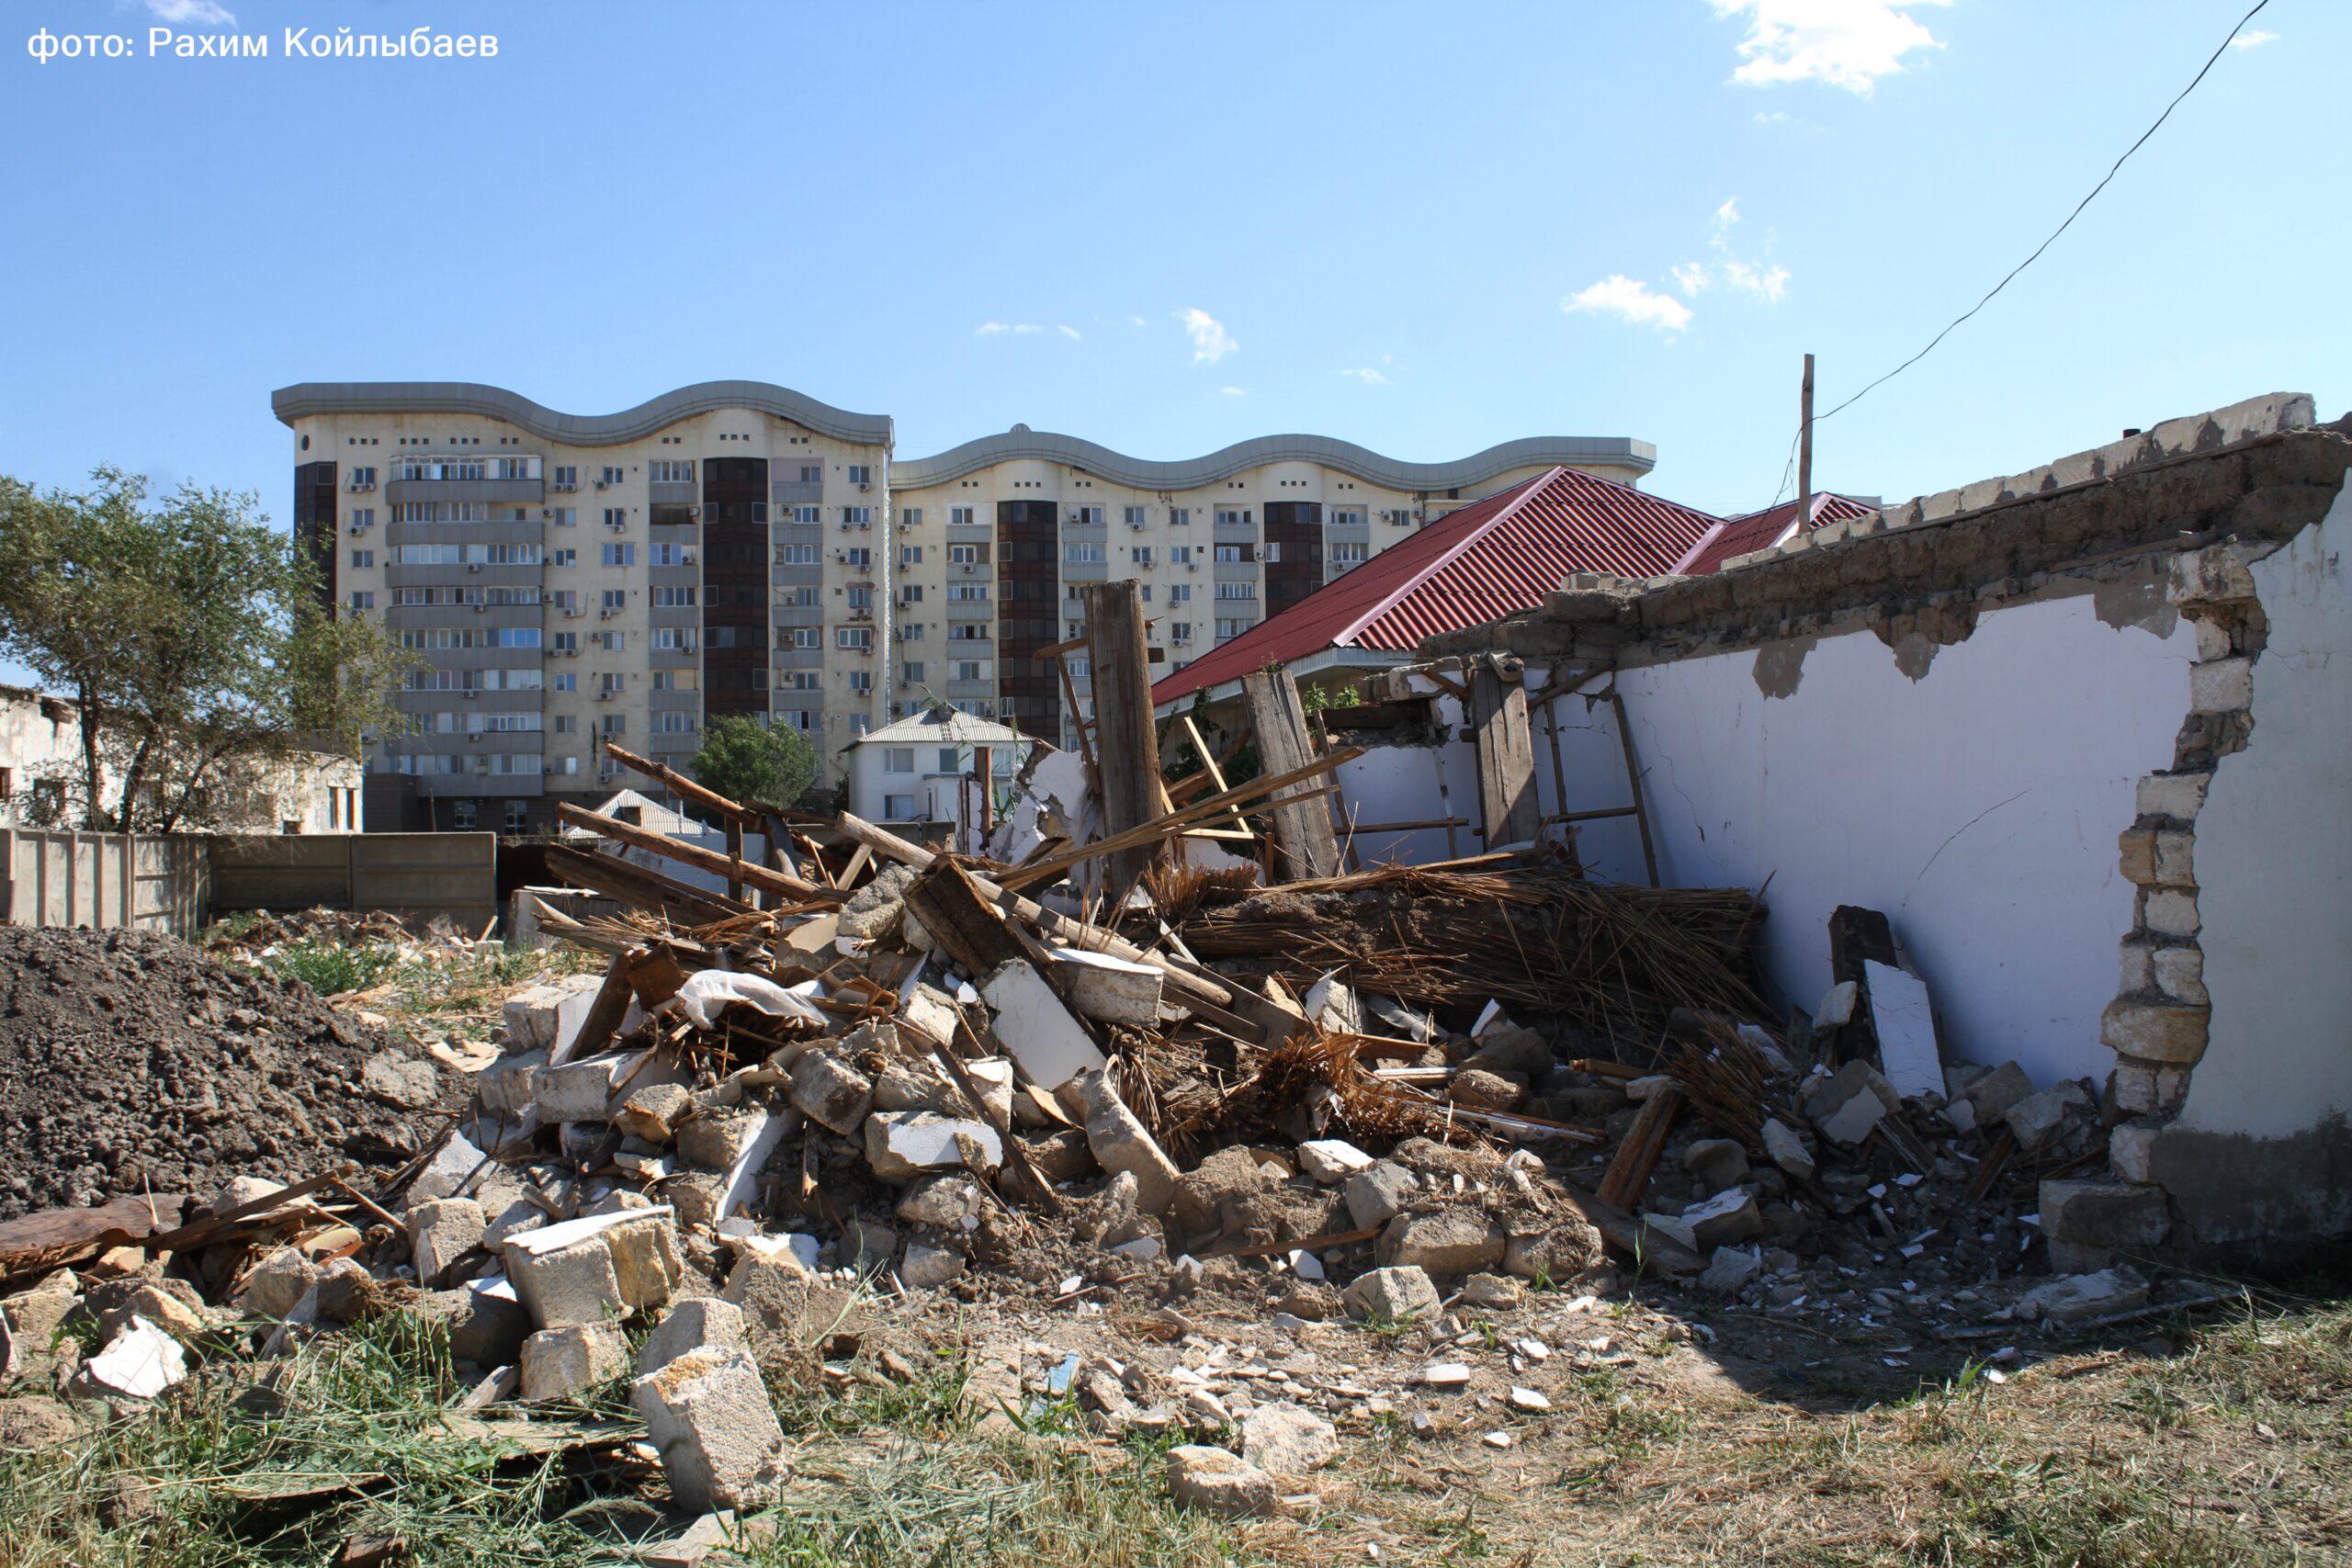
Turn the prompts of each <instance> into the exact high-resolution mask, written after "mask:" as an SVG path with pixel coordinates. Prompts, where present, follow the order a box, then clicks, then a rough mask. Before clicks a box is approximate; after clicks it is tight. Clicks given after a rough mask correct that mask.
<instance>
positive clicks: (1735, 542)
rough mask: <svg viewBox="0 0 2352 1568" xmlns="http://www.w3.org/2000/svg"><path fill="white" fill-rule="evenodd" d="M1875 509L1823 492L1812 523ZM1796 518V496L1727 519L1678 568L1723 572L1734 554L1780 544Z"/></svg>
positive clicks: (1697, 573) (1692, 573)
mask: <svg viewBox="0 0 2352 1568" xmlns="http://www.w3.org/2000/svg"><path fill="white" fill-rule="evenodd" d="M1875 510H1876V508H1874V507H1871V506H1866V505H1864V504H1863V503H1862V502H1859V501H1856V500H1854V499H1853V498H1852V497H1851V496H1844V495H1837V494H1833V493H1831V492H1830V491H1819V492H1817V493H1816V494H1815V496H1814V498H1813V526H1814V527H1815V528H1818V527H1820V526H1821V525H1823V524H1825V523H1842V522H1844V521H1845V520H1846V519H1847V518H1849V517H1860V516H1861V515H1862V514H1863V513H1866V512H1872V511H1875ZM1796 520H1797V503H1796V501H1795V499H1794V498H1793V497H1792V498H1791V499H1790V500H1787V501H1784V502H1781V504H1780V505H1778V506H1768V507H1766V508H1765V509H1764V510H1763V511H1761V512H1750V513H1747V514H1745V515H1744V516H1739V517H1732V518H1726V519H1725V520H1724V522H1722V523H1720V524H1717V525H1715V530H1714V532H1713V533H1712V534H1709V535H1708V536H1706V537H1705V538H1703V539H1702V540H1700V541H1699V546H1698V547H1697V548H1696V549H1694V550H1692V551H1691V553H1690V554H1689V555H1688V556H1685V557H1684V558H1682V560H1681V561H1680V562H1679V563H1678V564H1677V565H1676V567H1675V569H1674V570H1676V571H1678V572H1680V573H1681V574H1682V575H1683V576H1685V577H1704V576H1706V575H1707V574H1708V573H1709V572H1711V571H1721V570H1723V569H1724V562H1725V561H1727V560H1729V559H1731V558H1733V557H1734V556H1744V555H1749V554H1752V553H1753V552H1755V551H1757V550H1764V549H1770V548H1771V547H1773V546H1774V545H1777V544H1779V543H1780V542H1781V539H1782V538H1784V537H1785V536H1787V535H1788V534H1789V533H1790V532H1791V531H1792V529H1793V527H1794V525H1795V523H1796Z"/></svg>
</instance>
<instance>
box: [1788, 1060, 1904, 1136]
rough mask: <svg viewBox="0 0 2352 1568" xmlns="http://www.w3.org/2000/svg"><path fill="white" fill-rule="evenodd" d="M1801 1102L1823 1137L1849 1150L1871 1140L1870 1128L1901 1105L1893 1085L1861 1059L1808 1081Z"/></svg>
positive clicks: (1800, 1096) (1799, 1098) (1801, 1095)
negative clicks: (1865, 1140) (1868, 1139)
mask: <svg viewBox="0 0 2352 1568" xmlns="http://www.w3.org/2000/svg"><path fill="white" fill-rule="evenodd" d="M1798 1100H1799V1104H1800V1106H1801V1107H1802V1108H1803V1110H1804V1113H1805V1115H1806V1116H1807V1117H1808V1118H1810V1119H1811V1121H1812V1122H1813V1124H1814V1125H1815V1127H1818V1128H1819V1129H1820V1130H1821V1135H1822V1136H1823V1137H1825V1138H1827V1139H1828V1140H1829V1141H1830V1142H1831V1143H1834V1144H1838V1145H1844V1146H1846V1147H1849V1148H1850V1147H1852V1146H1853V1145H1856V1144H1859V1143H1860V1142H1861V1141H1862V1140H1863V1139H1864V1138H1867V1137H1869V1136H1870V1135H1871V1128H1873V1127H1876V1126H1877V1125H1878V1124H1879V1123H1880V1122H1883V1121H1884V1120H1885V1119H1886V1117H1887V1115H1888V1113H1889V1112H1891V1111H1894V1110H1895V1109H1897V1108H1898V1107H1899V1106H1900V1105H1901V1104H1902V1099H1901V1097H1900V1096H1898V1095H1897V1094H1896V1093H1895V1092H1894V1085H1893V1084H1890V1083H1888V1082H1887V1081H1886V1078H1885V1077H1884V1076H1883V1075H1882V1074H1881V1073H1880V1072H1879V1070H1878V1069H1877V1068H1876V1067H1873V1066H1871V1065H1870V1064H1869V1063H1868V1062H1865V1061H1861V1060H1860V1059H1856V1060H1854V1061H1851V1062H1849V1063H1847V1064H1846V1065H1845V1066H1842V1067H1840V1068H1838V1070H1837V1071H1836V1072H1835V1073H1831V1074H1828V1075H1826V1077H1815V1078H1812V1079H1809V1080H1807V1082H1806V1083H1805V1085H1804V1089H1803V1090H1802V1092H1801V1093H1800V1095H1799V1097H1798Z"/></svg>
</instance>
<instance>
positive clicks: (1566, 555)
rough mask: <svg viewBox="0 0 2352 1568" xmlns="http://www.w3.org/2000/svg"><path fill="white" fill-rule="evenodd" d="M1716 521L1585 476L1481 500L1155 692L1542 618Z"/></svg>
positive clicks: (1570, 472)
mask: <svg viewBox="0 0 2352 1568" xmlns="http://www.w3.org/2000/svg"><path fill="white" fill-rule="evenodd" d="M1716 525H1717V520H1716V519H1715V518H1713V517H1711V516H1709V515H1708V514H1707V513H1703V512H1697V511H1693V510H1692V509H1691V508H1690V507H1688V506H1678V505H1676V504H1675V503H1674V502H1670V501H1668V500H1665V499H1663V498H1662V497H1659V496H1655V495H1651V494H1649V493H1648V492H1646V491H1638V490H1635V489H1634V488H1633V487H1632V486H1631V485H1622V484H1617V483H1614V482H1613V481H1611V480H1609V479H1598V478H1595V477H1594V476H1593V475H1591V474H1588V473H1582V472H1579V471H1578V470H1577V469H1575V468H1554V469H1552V470H1551V471H1550V472H1549V473H1545V474H1541V475H1538V476H1537V477H1536V478H1534V479H1529V480H1526V481H1525V482H1524V483H1521V484H1517V485H1513V486H1512V487H1511V488H1510V489H1509V490H1506V491H1497V492H1496V493H1495V494H1493V495H1490V496H1488V497H1487V498H1486V499H1485V500H1483V501H1478V502H1472V503H1471V504H1470V505H1468V506H1465V507H1464V508H1462V509H1461V510H1460V511H1459V512H1456V513H1453V514H1452V515H1450V516H1447V517H1444V518H1442V519H1441V520H1440V521H1438V522H1436V523H1433V524H1431V525H1429V526H1428V527H1426V528H1423V529H1421V530H1420V531H1419V532H1418V533H1416V534H1414V535H1413V536H1411V537H1410V538H1408V539H1405V540H1403V541H1401V542H1399V543H1397V544H1396V545H1392V546H1391V547H1388V548H1387V549H1385V550H1382V551H1381V552H1380V553H1379V554H1377V555H1375V556H1374V557H1373V558H1371V559H1370V560H1368V561H1366V562H1364V564H1363V565H1362V566H1360V567H1357V568H1356V569H1355V570H1352V571H1350V572H1348V573H1347V574H1346V575H1344V576H1342V577H1340V578H1338V579H1336V580H1334V581H1331V582H1329V583H1326V584H1325V585H1324V586H1323V587H1321V588H1319V589H1317V590H1316V591H1315V592H1313V593H1310V594H1308V595H1307V596H1306V598H1305V599H1302V600H1300V601H1299V602H1298V603H1297V604H1294V605H1292V606H1291V607H1290V608H1289V609H1287V610H1285V611H1283V613H1282V614H1281V615H1276V616H1273V617H1272V619H1270V620H1267V621H1263V622H1261V623H1260V624H1259V625H1257V626H1252V627H1251V628H1250V630H1249V631H1246V632H1244V633H1243V634H1242V635H1241V636H1239V637H1235V638H1234V639H1233V640H1232V641H1231V642H1228V643H1227V644H1225V645H1224V646H1223V647H1221V648H1218V649H1214V650H1213V651H1211V652H1210V653H1208V654H1206V655H1205V656H1204V657H1203V658H1200V659H1197V660H1193V662H1192V663H1190V664H1188V665H1186V666H1185V667H1184V668H1183V669H1182V670H1179V671H1176V672H1175V673H1174V674H1172V675H1170V676H1168V677H1167V678H1166V679H1164V680H1162V681H1160V682H1159V683H1158V684H1156V685H1154V686H1153V687H1152V689H1151V700H1152V701H1153V703H1155V704H1159V703H1164V702H1167V701H1169V700H1170V699H1171V698H1174V697H1181V696H1184V695H1187V694H1190V693H1193V692H1196V691H1199V690H1201V689H1203V688H1204V687H1207V686H1214V685H1216V684H1219V683H1220V682H1226V681H1238V680H1239V679H1240V678H1241V677H1242V676H1244V675H1246V674H1248V673H1249V672H1250V671H1252V670H1261V669H1263V668H1265V667H1266V666H1267V665H1269V664H1287V663H1289V662H1290V661H1291V660H1295V659H1303V658H1305V657H1306V655H1308V654H1310V653H1317V652H1320V651H1321V650H1322V649H1327V648H1371V649H1390V650H1410V649H1414V648H1417V647H1419V645H1420V643H1421V640H1422V639H1423V638H1425V637H1432V636H1435V635H1436V634H1437V633H1439V632H1447V631H1454V630H1458V629H1459V628H1461V627H1464V626H1478V625H1480V624H1482V623H1485V622H1488V621H1496V620H1500V619H1501V618H1502V617H1503V616H1505V615H1513V614H1515V613H1517V612H1519V611H1521V610H1527V609H1532V608H1533V607H1534V606H1535V605H1537V604H1542V603H1543V602H1544V595H1545V594H1546V593H1550V592H1554V591H1555V590H1556V589H1557V588H1558V587H1559V586H1560V583H1561V581H1562V580H1563V579H1564V578H1566V576H1567V575H1568V573H1570V572H1572V571H1613V572H1615V573H1617V574H1618V575H1619V576H1621V577H1652V576H1656V575H1657V574H1658V573H1660V572H1664V571H1668V570H1672V569H1673V566H1674V563H1675V562H1676V561H1678V560H1679V559H1681V558H1683V556H1684V555H1686V554H1687V553H1688V552H1689V551H1690V550H1691V548H1692V547H1695V546H1696V545H1697V544H1698V543H1699V542H1700V540H1701V539H1702V538H1703V537H1704V536H1706V534H1707V532H1708V530H1710V529H1712V528H1713V527H1715V526H1716Z"/></svg>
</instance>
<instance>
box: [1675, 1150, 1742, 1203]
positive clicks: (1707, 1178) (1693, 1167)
mask: <svg viewBox="0 0 2352 1568" xmlns="http://www.w3.org/2000/svg"><path fill="white" fill-rule="evenodd" d="M1682 1168H1683V1169H1685V1170H1687V1171H1689V1172H1690V1173H1691V1175H1693V1176H1695V1177H1697V1178H1698V1179H1700V1181H1701V1182H1702V1183H1704V1184H1705V1186H1706V1189H1707V1190H1708V1191H1710V1192H1721V1191H1723V1190H1724V1189H1725V1188H1728V1187H1736V1186H1738V1185H1739V1184H1740V1183H1741V1182H1743V1181H1745V1180H1747V1150H1746V1149H1744V1148H1742V1147H1740V1145H1739V1144H1738V1143H1737V1141H1736V1140H1734V1139H1731V1138H1698V1139H1694V1140H1693V1141H1692V1142H1691V1146H1690V1147H1689V1148H1686V1149H1684V1150H1683V1151H1682Z"/></svg>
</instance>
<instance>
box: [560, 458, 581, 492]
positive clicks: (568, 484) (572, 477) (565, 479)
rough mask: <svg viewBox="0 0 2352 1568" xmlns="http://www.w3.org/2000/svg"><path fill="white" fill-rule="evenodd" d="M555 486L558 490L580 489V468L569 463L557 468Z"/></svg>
mask: <svg viewBox="0 0 2352 1568" xmlns="http://www.w3.org/2000/svg"><path fill="white" fill-rule="evenodd" d="M555 488H556V489H558V490H578V489H579V488H580V470H579V469H578V468H573V467H571V466H570V465H568V464H567V465H565V466H563V467H560V468H557V469H556V470H555Z"/></svg>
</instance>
